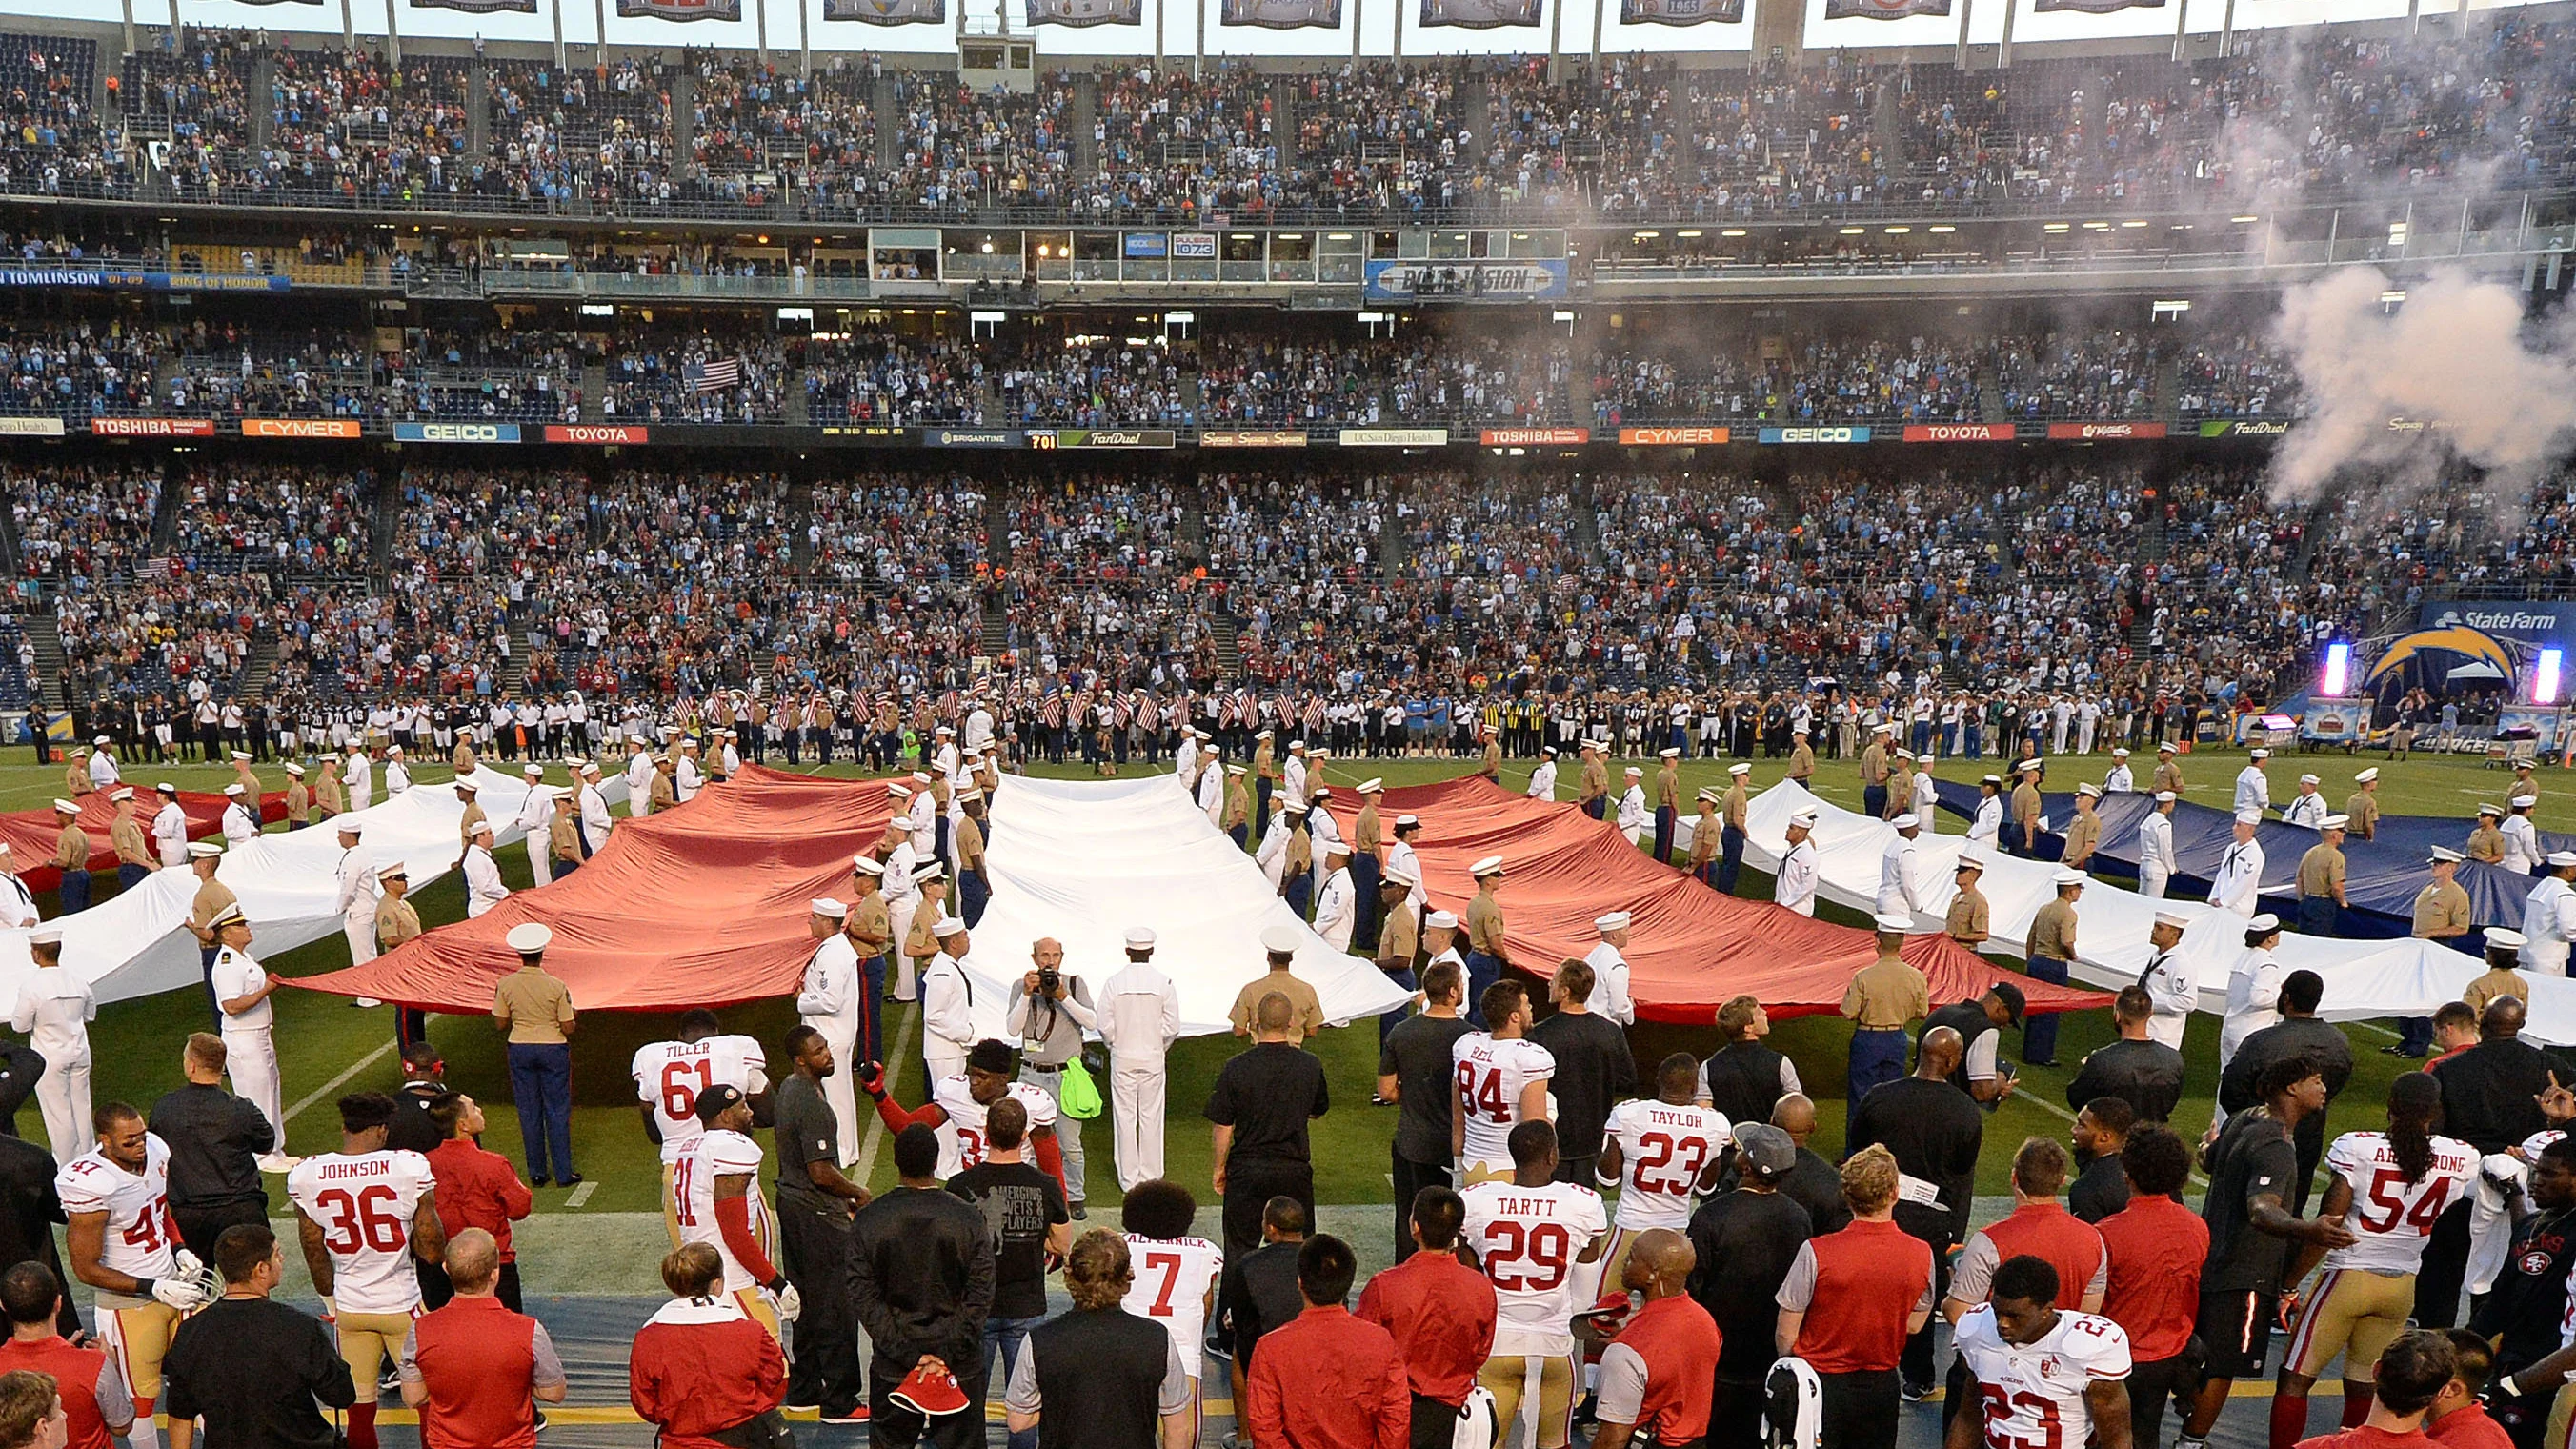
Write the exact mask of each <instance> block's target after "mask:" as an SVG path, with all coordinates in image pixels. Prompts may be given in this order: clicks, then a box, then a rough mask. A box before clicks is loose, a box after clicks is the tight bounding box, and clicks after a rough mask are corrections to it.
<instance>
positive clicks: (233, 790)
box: [224, 780, 242, 800]
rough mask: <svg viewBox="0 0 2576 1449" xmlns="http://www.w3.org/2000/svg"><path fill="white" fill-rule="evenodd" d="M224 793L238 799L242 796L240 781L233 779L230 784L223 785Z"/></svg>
mask: <svg viewBox="0 0 2576 1449" xmlns="http://www.w3.org/2000/svg"><path fill="white" fill-rule="evenodd" d="M224 793H225V794H227V795H230V796H231V797H233V798H234V799H236V800H238V799H240V798H241V797H242V786H241V781H239V780H235V781H233V782H232V783H231V784H229V785H226V786H225V787H224Z"/></svg>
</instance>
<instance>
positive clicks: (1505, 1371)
mask: <svg viewBox="0 0 2576 1449" xmlns="http://www.w3.org/2000/svg"><path fill="white" fill-rule="evenodd" d="M1509 1142H1510V1147H1511V1153H1512V1177H1511V1180H1510V1181H1509V1182H1501V1181H1494V1182H1480V1183H1477V1184H1475V1185H1473V1186H1471V1187H1469V1188H1468V1189H1467V1190H1466V1191H1465V1192H1463V1193H1460V1194H1459V1196H1460V1197H1461V1198H1462V1199H1464V1200H1465V1202H1466V1204H1467V1228H1466V1234H1465V1238H1466V1244H1467V1250H1468V1251H1469V1252H1470V1253H1472V1254H1474V1255H1475V1260H1476V1263H1477V1266H1479V1267H1481V1268H1483V1269H1484V1270H1485V1276H1486V1277H1488V1278H1491V1279H1492V1280H1493V1281H1494V1298H1495V1301H1496V1309H1497V1312H1496V1320H1495V1324H1494V1350H1493V1354H1492V1356H1491V1357H1489V1358H1487V1359H1486V1360H1485V1366H1484V1368H1483V1369H1482V1370H1480V1371H1478V1373H1477V1375H1476V1382H1477V1383H1479V1384H1482V1385H1484V1387H1485V1389H1486V1391H1487V1392H1489V1393H1491V1394H1492V1395H1493V1396H1494V1412H1495V1415H1496V1416H1497V1417H1498V1419H1499V1420H1500V1421H1501V1423H1502V1426H1503V1438H1504V1440H1505V1442H1509V1443H1518V1442H1521V1441H1520V1439H1519V1436H1518V1430H1516V1429H1515V1428H1514V1427H1513V1425H1514V1424H1515V1423H1516V1422H1517V1421H1518V1420H1519V1418H1520V1414H1521V1408H1522V1406H1523V1405H1524V1404H1527V1405H1528V1406H1529V1410H1530V1415H1531V1420H1532V1423H1533V1426H1534V1432H1535V1433H1536V1435H1537V1437H1536V1438H1535V1439H1534V1440H1531V1441H1530V1442H1531V1443H1533V1444H1534V1445H1535V1446H1536V1449H1565V1446H1566V1445H1567V1444H1568V1443H1569V1442H1570V1441H1571V1440H1572V1437H1573V1433H1574V1401H1575V1400H1576V1399H1578V1398H1581V1397H1582V1386H1583V1368H1582V1365H1581V1364H1580V1363H1579V1362H1578V1361H1577V1360H1576V1358H1575V1349H1574V1312H1575V1310H1576V1309H1577V1308H1580V1307H1583V1306H1585V1305H1587V1304H1589V1303H1590V1302H1591V1301H1592V1290H1593V1287H1594V1285H1596V1284H1598V1283H1599V1282H1600V1281H1601V1278H1600V1273H1599V1270H1598V1268H1597V1267H1596V1266H1595V1265H1597V1264H1598V1263H1599V1262H1600V1261H1601V1255H1602V1252H1603V1250H1604V1249H1606V1248H1608V1247H1609V1246H1610V1242H1609V1227H1610V1218H1609V1211H1608V1209H1607V1208H1605V1207H1603V1206H1602V1203H1601V1194H1599V1193H1597V1192H1594V1191H1593V1190H1592V1189H1590V1188H1588V1187H1585V1186H1583V1185H1582V1184H1581V1183H1574V1182H1557V1181H1555V1180H1554V1179H1555V1177H1556V1129H1555V1128H1554V1127H1551V1126H1549V1125H1548V1124H1547V1123H1545V1122H1523V1123H1521V1124H1520V1125H1519V1126H1517V1127H1514V1128H1513V1129H1512V1131H1511V1137H1510V1139H1509Z"/></svg>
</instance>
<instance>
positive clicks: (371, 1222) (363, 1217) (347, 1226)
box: [286, 1151, 438, 1313]
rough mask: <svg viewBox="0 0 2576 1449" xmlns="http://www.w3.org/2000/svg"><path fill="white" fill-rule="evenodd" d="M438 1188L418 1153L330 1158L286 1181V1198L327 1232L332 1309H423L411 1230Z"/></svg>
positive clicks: (307, 1162)
mask: <svg viewBox="0 0 2576 1449" xmlns="http://www.w3.org/2000/svg"><path fill="white" fill-rule="evenodd" d="M437 1185H438V1178H437V1175H436V1174H435V1173H433V1172H431V1171H430V1167H429V1159H428V1158H426V1157H423V1156H421V1155H420V1154H419V1153H417V1152H390V1151H388V1152H361V1153H356V1154H354V1155H353V1154H350V1153H345V1152H325V1153H323V1154H321V1155H320V1156H318V1157H308V1158H306V1159H304V1161H302V1162H301V1163H298V1164H297V1165H296V1167H295V1170H294V1171H292V1172H290V1173H288V1174H287V1175H286V1196H287V1197H288V1198H289V1199H290V1200H291V1201H293V1202H294V1204H295V1206H296V1207H297V1209H299V1210H300V1211H302V1212H303V1214H304V1215H305V1216H306V1217H308V1218H311V1219H312V1220H313V1222H314V1224H315V1225H316V1226H318V1227H320V1228H321V1229H322V1246H323V1248H324V1249H326V1250H327V1251H328V1252H329V1253H330V1254H331V1276H332V1278H333V1279H334V1282H333V1285H332V1295H331V1296H332V1302H333V1304H334V1305H335V1306H337V1307H338V1308H339V1309H340V1310H341V1311H342V1312H344V1313H409V1312H410V1311H411V1310H413V1309H414V1308H417V1307H419V1306H420V1278H419V1277H418V1276H417V1275H416V1274H415V1273H414V1272H413V1271H412V1266H411V1224H412V1218H413V1216H414V1214H415V1213H416V1212H417V1211H418V1209H419V1207H420V1200H421V1199H422V1198H423V1197H426V1196H427V1195H428V1194H429V1192H430V1189H432V1188H434V1187H436V1186H437Z"/></svg>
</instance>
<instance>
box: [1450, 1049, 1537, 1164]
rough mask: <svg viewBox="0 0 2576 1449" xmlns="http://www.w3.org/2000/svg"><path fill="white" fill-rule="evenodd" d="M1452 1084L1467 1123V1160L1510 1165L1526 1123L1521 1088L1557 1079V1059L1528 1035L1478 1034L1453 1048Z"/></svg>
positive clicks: (1451, 1060) (1451, 1054)
mask: <svg viewBox="0 0 2576 1449" xmlns="http://www.w3.org/2000/svg"><path fill="white" fill-rule="evenodd" d="M1449 1061H1450V1065H1451V1066H1452V1068H1453V1069H1454V1070H1453V1072H1452V1076H1451V1080H1452V1082H1453V1084H1454V1085H1455V1087H1456V1090H1457V1093H1458V1103H1459V1106H1460V1107H1462V1108H1463V1109H1464V1115H1465V1117H1466V1119H1467V1134H1466V1135H1467V1158H1468V1160H1469V1161H1471V1162H1492V1163H1507V1162H1509V1161H1511V1160H1512V1155H1511V1149H1510V1147H1509V1146H1508V1145H1507V1144H1508V1142H1509V1140H1510V1138H1511V1135H1512V1129H1513V1128H1514V1127H1516V1126H1518V1125H1520V1120H1521V1118H1520V1107H1521V1089H1522V1088H1524V1087H1526V1086H1528V1085H1529V1084H1530V1083H1532V1082H1544V1081H1547V1080H1548V1079H1550V1078H1552V1077H1554V1076H1555V1075H1556V1058H1555V1057H1554V1056H1552V1055H1550V1054H1549V1052H1548V1049H1547V1048H1545V1047H1543V1046H1540V1045H1539V1044H1538V1043H1537V1042H1534V1041H1531V1040H1529V1039H1527V1038H1525V1037H1514V1038H1509V1039H1506V1040H1499V1041H1498V1040H1496V1039H1495V1038H1494V1037H1492V1036H1490V1035H1488V1034H1486V1033H1484V1032H1481V1031H1478V1032H1470V1033H1468V1034H1467V1035H1465V1036H1462V1037H1460V1038H1458V1044H1457V1045H1456V1046H1454V1047H1452V1048H1450V1050H1449Z"/></svg>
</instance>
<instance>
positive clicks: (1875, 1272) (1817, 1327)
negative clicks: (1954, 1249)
mask: <svg viewBox="0 0 2576 1449" xmlns="http://www.w3.org/2000/svg"><path fill="white" fill-rule="evenodd" d="M1896 1178H1897V1173H1896V1158H1895V1157H1894V1156H1893V1155H1891V1154H1890V1153H1889V1152H1888V1150H1887V1149H1886V1148H1884V1147H1878V1146H1870V1147H1864V1148H1862V1149H1861V1150H1860V1151H1858V1152H1855V1153H1853V1154H1852V1155H1851V1157H1850V1158H1849V1159H1848V1160H1846V1161H1845V1162H1844V1163H1843V1201H1844V1202H1845V1203H1847V1204H1849V1205H1850V1207H1851V1210H1852V1221H1851V1225H1850V1226H1849V1227H1846V1228H1844V1229H1843V1230H1842V1231H1841V1232H1838V1233H1827V1234H1825V1235H1824V1236H1823V1237H1820V1238H1809V1239H1808V1240H1807V1245H1806V1246H1805V1247H1803V1248H1800V1249H1799V1250H1798V1257H1797V1260H1796V1261H1795V1262H1792V1263H1791V1264H1790V1265H1789V1276H1788V1278H1787V1279H1785V1280H1784V1281H1782V1283H1781V1284H1780V1331H1779V1336H1778V1338H1777V1340H1776V1342H1777V1343H1778V1346H1779V1349H1780V1352H1782V1353H1784V1354H1794V1355H1796V1356H1797V1357H1799V1358H1802V1359H1805V1360H1806V1361H1807V1366H1808V1367H1809V1368H1812V1369H1814V1370H1815V1371H1816V1377H1817V1379H1818V1380H1819V1384H1820V1387H1821V1388H1822V1390H1823V1397H1824V1403H1823V1406H1822V1407H1823V1410H1824V1436H1823V1442H1825V1443H1827V1444H1893V1443H1895V1442H1896V1414H1897V1402H1898V1400H1897V1381H1896V1366H1897V1361H1898V1360H1899V1359H1900V1358H1901V1357H1903V1355H1904V1353H1905V1340H1906V1338H1907V1337H1908V1336H1909V1335H1911V1334H1912V1333H1914V1331H1915V1330H1917V1329H1919V1328H1921V1327H1922V1326H1923V1325H1924V1324H1925V1323H1927V1322H1929V1321H1930V1320H1931V1317H1932V1249H1931V1246H1930V1245H1929V1244H1927V1243H1925V1242H1924V1241H1923V1240H1922V1239H1921V1238H1918V1237H1915V1236H1913V1235H1912V1234H1910V1233H1908V1232H1906V1231H1905V1230H1904V1229H1903V1228H1900V1227H1898V1226H1897V1225H1896Z"/></svg>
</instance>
